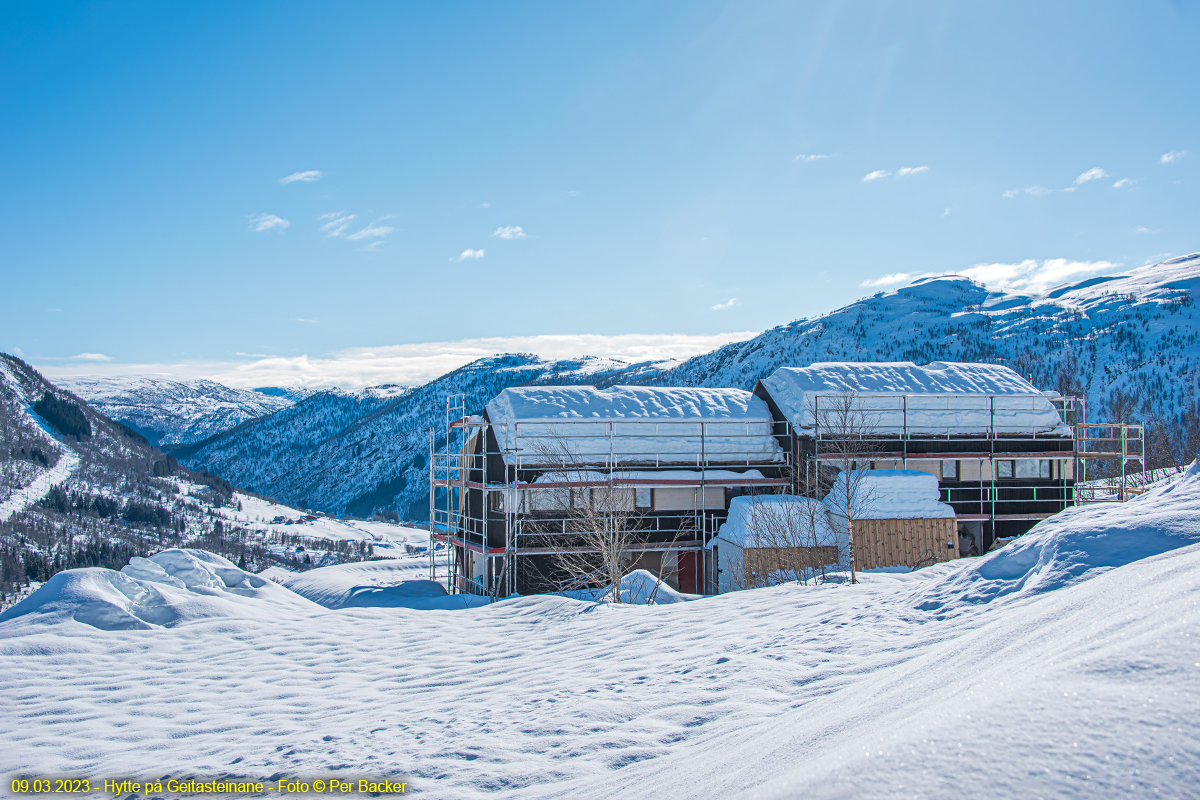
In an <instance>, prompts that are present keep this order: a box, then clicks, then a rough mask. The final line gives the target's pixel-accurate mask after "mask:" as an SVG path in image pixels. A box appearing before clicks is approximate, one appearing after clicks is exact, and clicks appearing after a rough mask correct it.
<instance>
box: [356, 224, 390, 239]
mask: <svg viewBox="0 0 1200 800" xmlns="http://www.w3.org/2000/svg"><path fill="white" fill-rule="evenodd" d="M394 230H396V229H395V228H392V227H389V226H387V225H376V224H374V223H371V224H370V225H368V226H367V227H365V228H363V229H362V230H361V231H355V232H354V233H352V234H350V235H349V236H347V237H346V238H347V239H349V240H350V241H352V242H357V241H358V240H360V239H378V238H381V237H384V236H387V235H388V234H389V233H391V232H392V231H394Z"/></svg>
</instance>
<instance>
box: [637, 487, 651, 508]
mask: <svg viewBox="0 0 1200 800" xmlns="http://www.w3.org/2000/svg"><path fill="white" fill-rule="evenodd" d="M634 494H635V496H634V503H633V504H634V507H635V508H651V507H653V506H654V490H653V489H635V490H634Z"/></svg>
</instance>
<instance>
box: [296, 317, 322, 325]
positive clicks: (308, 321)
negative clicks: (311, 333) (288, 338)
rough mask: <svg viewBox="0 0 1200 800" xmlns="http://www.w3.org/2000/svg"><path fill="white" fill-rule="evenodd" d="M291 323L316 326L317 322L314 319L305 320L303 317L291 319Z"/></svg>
mask: <svg viewBox="0 0 1200 800" xmlns="http://www.w3.org/2000/svg"><path fill="white" fill-rule="evenodd" d="M292 322H307V323H309V324H311V325H316V324H317V321H316V320H315V319H305V318H304V317H295V318H294V319H292Z"/></svg>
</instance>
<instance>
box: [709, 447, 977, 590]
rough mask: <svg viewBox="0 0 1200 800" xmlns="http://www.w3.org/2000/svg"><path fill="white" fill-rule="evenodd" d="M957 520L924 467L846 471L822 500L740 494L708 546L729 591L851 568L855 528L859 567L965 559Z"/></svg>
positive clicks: (715, 581)
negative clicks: (959, 552) (942, 501)
mask: <svg viewBox="0 0 1200 800" xmlns="http://www.w3.org/2000/svg"><path fill="white" fill-rule="evenodd" d="M848 520H849V521H851V523H852V524H848ZM956 521H957V520H956V517H955V513H954V509H953V508H951V507H950V506H948V505H946V504H945V503H941V502H938V482H937V479H936V478H935V477H934V476H932V475H930V474H929V473H927V472H921V471H917V470H864V471H854V472H851V473H849V474H848V475H847V474H842V475H839V476H838V478H837V480H836V481H835V483H834V485H833V487H832V488H831V490H830V491H829V493H828V494H827V495H826V496H825V497H824V498H823V499H821V500H817V499H815V498H811V497H803V496H798V495H790V494H785V495H779V494H770V495H754V496H744V497H736V498H734V499H733V501H732V502H731V503H730V507H729V516H728V518H727V519H726V521H725V523H724V524H723V525H722V526H721V528H720V529H719V530H718V532H717V536H716V537H715V538H713V539H712V540H711V541H710V542H709V543H708V545H707V548H708V550H709V553H710V558H709V561H710V563H711V564H712V565H713V569H714V573H713V575H712V576H711V577H710V581H711V585H712V586H713V587H714V589H715V591H718V592H728V591H732V590H736V589H751V588H756V587H761V586H769V585H772V584H775V583H780V582H784V581H792V580H807V579H810V578H815V577H817V576H818V575H819V574H824V573H825V572H826V571H844V570H847V569H848V568H849V567H850V540H851V533H853V540H854V554H855V558H854V568H855V569H856V570H860V571H861V570H872V569H880V568H895V567H907V568H909V569H916V568H918V567H923V566H929V565H932V564H937V563H941V562H944V561H949V560H950V559H953V558H957V557H958V540H957V533H956Z"/></svg>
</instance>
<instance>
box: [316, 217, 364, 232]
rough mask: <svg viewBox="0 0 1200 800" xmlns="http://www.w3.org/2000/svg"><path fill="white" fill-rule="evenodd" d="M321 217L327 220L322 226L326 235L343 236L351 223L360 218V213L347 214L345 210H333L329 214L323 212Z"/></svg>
mask: <svg viewBox="0 0 1200 800" xmlns="http://www.w3.org/2000/svg"><path fill="white" fill-rule="evenodd" d="M320 218H321V219H323V220H326V222H325V224H324V225H322V226H321V230H322V231H324V232H325V235H326V236H341V235H342V234H343V233H345V232H346V228H348V227H350V223H351V222H353V221H354V220H356V219H358V214H347V213H346V212H345V211H331V212H329V213H328V214H322V215H321V217H320Z"/></svg>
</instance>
